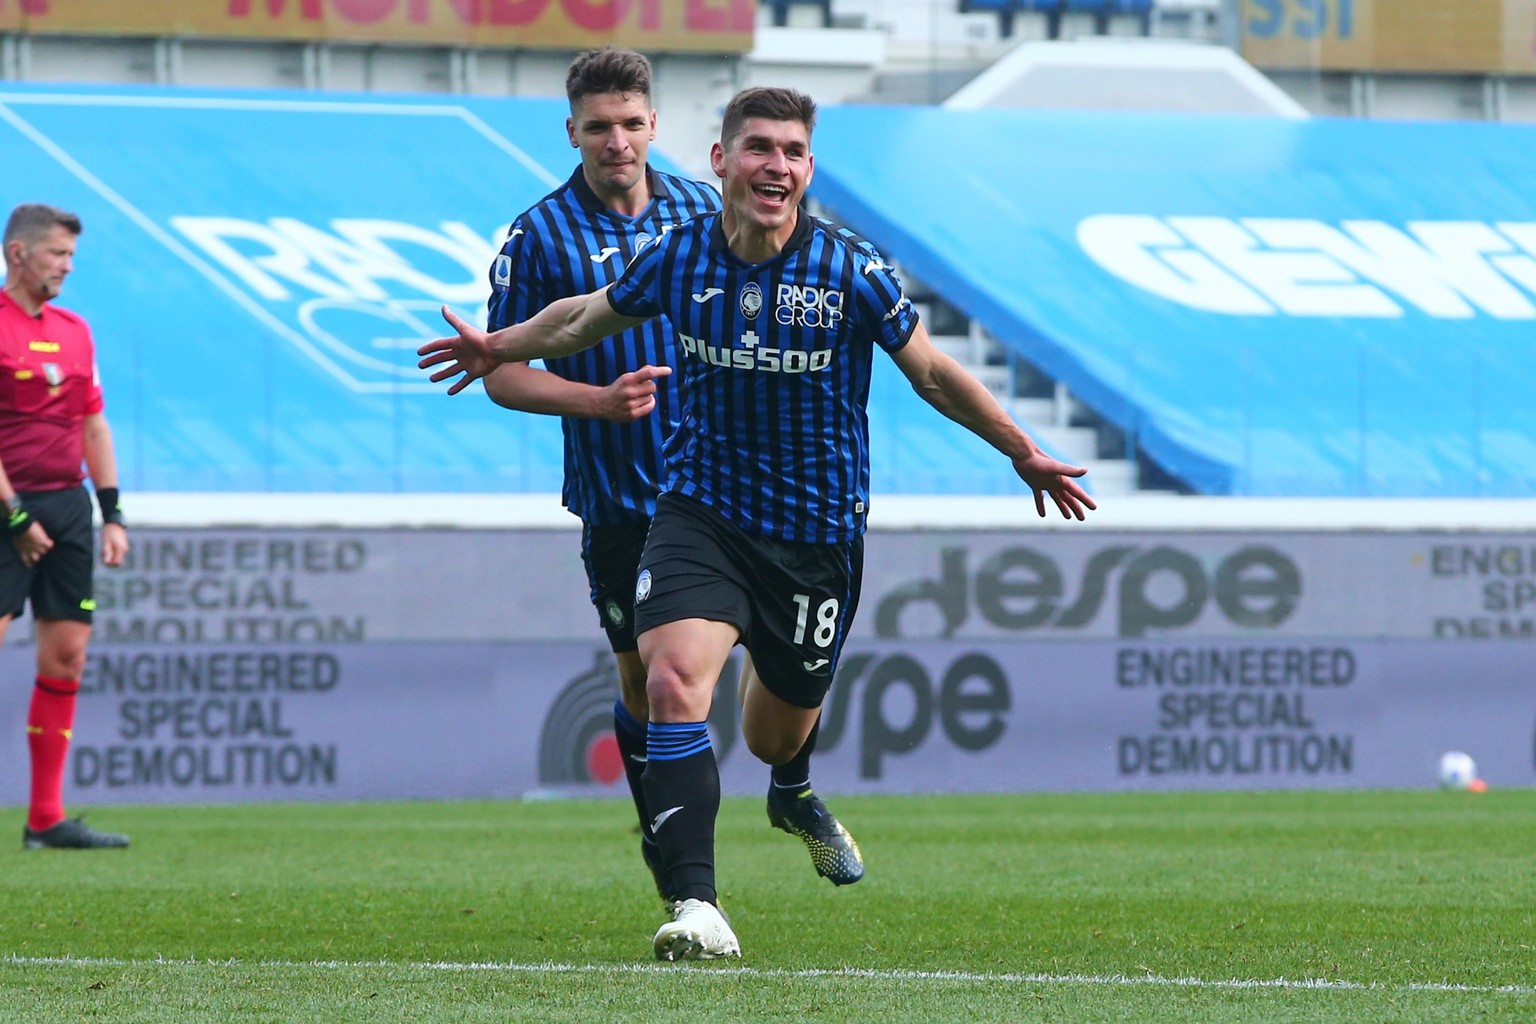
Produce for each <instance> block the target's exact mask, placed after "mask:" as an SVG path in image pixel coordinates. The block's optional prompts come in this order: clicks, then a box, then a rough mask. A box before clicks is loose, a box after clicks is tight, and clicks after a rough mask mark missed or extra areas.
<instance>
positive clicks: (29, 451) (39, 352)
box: [0, 292, 103, 491]
mask: <svg viewBox="0 0 1536 1024" xmlns="http://www.w3.org/2000/svg"><path fill="white" fill-rule="evenodd" d="M102 407H103V402H102V397H101V381H100V378H99V377H98V376H97V373H96V346H95V345H94V343H93V342H92V341H91V329H90V328H89V327H87V326H86V324H85V321H84V320H82V319H80V317H78V316H76V315H75V314H74V313H71V312H69V310H67V309H59V308H58V307H57V306H54V305H51V304H45V305H44V306H43V311H42V313H41V314H40V315H38V316H35V317H34V316H28V315H27V312H26V311H25V310H23V309H22V308H21V307H19V306H17V305H16V303H15V301H14V300H12V299H11V297H10V296H9V295H6V294H5V293H4V292H0V465H4V466H5V475H6V476H7V477H9V478H10V481H11V486H12V487H14V488H15V489H16V490H18V491H60V490H63V489H65V488H66V487H77V486H79V485H80V483H81V482H83V481H84V480H85V470H84V468H83V467H82V465H81V463H82V461H83V460H84V458H85V449H84V445H83V443H82V441H81V434H80V426H81V423H82V421H84V419H85V417H87V416H91V415H94V414H96V413H98V412H101V410H102Z"/></svg>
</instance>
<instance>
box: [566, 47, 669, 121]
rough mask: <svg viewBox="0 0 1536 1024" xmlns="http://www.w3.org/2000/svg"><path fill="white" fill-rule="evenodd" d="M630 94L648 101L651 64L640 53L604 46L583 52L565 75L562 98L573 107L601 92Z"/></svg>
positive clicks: (649, 99)
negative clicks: (563, 96) (568, 101)
mask: <svg viewBox="0 0 1536 1024" xmlns="http://www.w3.org/2000/svg"><path fill="white" fill-rule="evenodd" d="M609 92H617V93H634V94H635V95H637V96H644V97H645V102H646V104H647V105H649V104H650V102H651V62H650V61H649V60H647V59H646V57H645V55H644V54H643V53H636V52H635V51H634V50H619V49H615V48H614V47H612V46H604V47H602V48H601V49H596V50H583V51H582V52H581V53H579V54H577V55H576V59H575V60H573V61H571V66H570V68H568V69H567V70H566V72H565V97H566V99H568V100H570V101H571V107H572V108H573V109H574V108H575V106H576V104H578V103H580V102H581V101H582V100H584V99H586V98H587V97H588V96H595V95H598V94H601V93H609Z"/></svg>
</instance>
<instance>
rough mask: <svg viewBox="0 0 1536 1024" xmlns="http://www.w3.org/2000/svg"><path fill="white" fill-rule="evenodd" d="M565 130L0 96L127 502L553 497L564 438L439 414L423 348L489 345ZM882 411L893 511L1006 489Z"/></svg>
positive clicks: (0, 131) (143, 99)
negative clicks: (62, 219)
mask: <svg viewBox="0 0 1536 1024" xmlns="http://www.w3.org/2000/svg"><path fill="white" fill-rule="evenodd" d="M566 114H567V110H566V105H565V102H564V100H563V99H526V98H518V99H510V98H500V99H497V98H473V97H465V96H382V95H378V94H368V95H347V94H334V93H326V94H323V95H317V94H314V93H296V92H257V91H236V90H190V89H174V90H173V89H156V88H131V87H129V88H122V87H118V88H107V87H53V86H22V85H16V84H11V83H5V84H3V85H0V153H4V161H3V162H4V172H3V173H0V208H3V210H5V211H8V210H9V209H10V208H11V207H12V206H14V205H15V204H17V203H20V202H31V201H46V202H51V203H54V204H56V205H59V206H63V207H65V208H67V209H72V210H75V211H77V212H78V213H80V214H81V216H82V217H83V219H84V222H85V234H84V236H83V237H82V239H81V245H80V252H79V257H78V259H77V261H76V267H77V269H76V271H75V273H74V275H73V276H72V277H71V278H70V279H69V281H68V283H67V285H66V287H65V292H64V295H63V297H62V299H61V305H63V306H65V307H67V308H71V309H74V310H77V311H78V312H80V313H81V314H83V315H84V316H85V317H86V318H87V319H88V320H89V321H90V322H91V324H92V325H93V328H94V330H95V333H96V338H97V342H98V355H99V363H100V367H101V372H102V378H103V381H104V384H105V387H106V392H107V403H108V404H107V412H108V417H109V419H110V420H111V423H112V426H113V430H114V433H115V436H116V441H117V449H118V461H119V466H120V472H121V476H122V480H123V485H124V487H125V488H129V489H132V490H135V491H146V490H147V491H172V492H175V491H210V492H218V491H298V492H303V491H310V492H329V491H340V492H349V491H350V492H368V491H382V492H414V493H419V492H464V491H469V492H474V491H481V492H503V491H528V492H550V491H558V490H559V489H560V484H561V479H562V445H561V438H560V426H559V422H558V421H557V420H556V419H554V418H551V417H546V416H530V415H519V414H514V413H509V412H506V411H505V410H502V409H499V408H497V407H495V406H494V405H492V404H491V402H490V401H489V400H488V399H487V398H486V397H485V395H484V393H483V391H482V390H481V388H480V387H479V386H478V385H475V386H473V387H472V388H471V389H470V390H468V391H467V392H465V393H464V394H462V395H459V396H456V397H454V398H448V397H447V396H445V395H444V394H443V390H444V386H443V385H436V384H431V383H429V382H428V381H427V380H426V374H425V373H423V372H422V371H420V370H418V369H417V368H416V356H415V349H416V347H417V346H418V345H420V344H421V342H422V341H423V340H425V339H427V338H433V337H437V336H439V335H441V334H444V333H447V325H446V324H444V323H443V321H442V319H441V318H440V316H439V315H438V309H439V307H440V306H441V305H443V304H445V303H446V304H448V305H451V306H453V307H454V308H456V309H458V310H459V311H460V312H461V313H462V314H464V315H466V316H468V317H470V318H471V319H475V318H478V319H480V320H481V322H483V318H484V303H485V298H486V295H487V294H488V292H489V284H488V281H487V272H488V268H489V267H490V264H491V260H492V257H493V255H494V253H495V252H496V250H497V249H499V247H500V244H501V237H502V235H503V234H504V232H505V226H506V224H507V223H508V222H509V221H510V220H511V219H512V218H513V217H514V216H515V215H516V214H517V213H519V212H520V211H521V210H523V209H524V208H526V207H527V206H528V205H530V204H531V203H533V202H534V201H536V200H537V199H539V198H540V197H542V196H543V195H545V194H547V193H548V192H549V191H550V190H551V189H552V188H553V187H555V186H556V185H557V184H559V183H560V182H562V181H564V180H565V178H566V177H567V176H568V175H569V174H570V172H571V170H572V168H573V167H574V166H575V164H576V157H575V155H574V153H573V152H572V150H571V149H570V147H569V145H568V144H567V142H566V138H565V133H564V131H563V130H562V128H561V126H562V124H563V121H564V118H565V116H566ZM653 158H654V159H655V161H656V162H657V164H658V166H661V167H663V168H666V169H675V167H674V166H673V165H671V164H670V163H669V162H668V161H667V159H666V157H665V155H664V154H661V153H658V152H655V151H654V150H653ZM880 362H884V363H887V364H888V363H889V360H885V359H883V358H882V359H881V360H880ZM881 373H882V375H885V374H895V375H896V376H897V377H899V373H897V371H896V370H895V369H894V367H892V366H889V365H887V366H884V367H882V369H881ZM882 379H883V377H882ZM881 394H882V395H883V396H884V397H883V398H882V399H881V402H882V405H883V408H882V409H880V410H878V411H875V412H873V413H872V415H873V416H874V418H875V419H876V421H877V422H878V424H879V426H878V427H877V428H876V430H877V434H879V435H880V436H877V437H876V439H875V443H874V446H875V449H876V466H877V470H876V472H877V474H879V476H880V480H881V486H882V487H883V488H884V489H886V490H898V491H912V490H914V489H917V490H927V489H928V488H930V487H931V488H936V489H938V490H939V491H941V492H943V491H960V492H966V491H972V490H978V489H989V488H996V487H997V486H999V485H998V484H997V482H996V479H995V478H996V477H997V475H998V473H999V471H1001V472H1003V473H1006V472H1007V466H1006V464H1002V463H1000V462H999V461H998V460H997V459H996V457H995V456H993V458H991V459H990V460H988V461H987V463H986V467H985V472H984V473H983V472H977V471H974V470H971V469H967V468H966V463H965V461H964V460H957V459H955V458H950V457H947V456H946V455H945V454H944V452H945V451H947V450H949V449H952V448H954V447H955V446H960V447H961V448H964V447H965V446H967V445H972V444H979V442H975V441H974V439H973V438H971V436H970V435H969V434H967V433H966V432H965V431H963V430H961V429H960V428H958V427H955V426H954V425H953V424H950V423H949V422H948V421H945V420H943V419H941V418H940V417H939V416H937V415H936V414H934V413H933V412H932V411H930V410H928V409H927V407H926V406H925V405H924V404H923V403H922V402H921V401H920V400H919V399H918V398H917V397H916V396H915V395H913V394H912V393H911V391H910V389H909V388H907V387H906V385H905V382H904V380H903V381H901V383H900V386H892V387H886V388H883V389H882V391H881ZM930 434H931V436H930ZM898 436H900V437H908V438H912V441H911V443H910V444H909V445H906V446H904V447H906V448H910V451H905V452H904V451H903V450H902V448H901V447H899V446H898V444H897V442H896V440H895V438H897V437H898ZM982 447H983V448H984V447H985V446H982ZM923 453H927V454H926V455H925V454H923ZM972 461H973V462H974V461H975V460H972ZM903 467H905V469H903ZM1005 483H1006V481H1005Z"/></svg>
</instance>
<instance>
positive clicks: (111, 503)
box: [96, 487, 128, 526]
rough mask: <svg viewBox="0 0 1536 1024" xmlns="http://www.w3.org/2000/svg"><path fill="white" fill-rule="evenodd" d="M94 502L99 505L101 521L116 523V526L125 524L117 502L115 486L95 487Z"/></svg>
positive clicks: (121, 510)
mask: <svg viewBox="0 0 1536 1024" xmlns="http://www.w3.org/2000/svg"><path fill="white" fill-rule="evenodd" d="M96 502H97V504H99V505H100V506H101V521H102V522H104V523H116V524H117V525H118V526H127V525H128V524H127V523H126V522H125V521H124V520H123V509H122V506H121V505H120V504H119V503H118V491H117V488H116V487H98V488H96Z"/></svg>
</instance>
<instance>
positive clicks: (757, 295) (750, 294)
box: [741, 281, 763, 320]
mask: <svg viewBox="0 0 1536 1024" xmlns="http://www.w3.org/2000/svg"><path fill="white" fill-rule="evenodd" d="M762 311H763V290H762V289H761V288H759V287H758V286H757V282H756V281H748V282H747V283H746V286H745V287H743V288H742V289H741V315H742V316H744V317H746V318H747V319H748V320H756V319H757V314H759V313H761V312H762Z"/></svg>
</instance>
